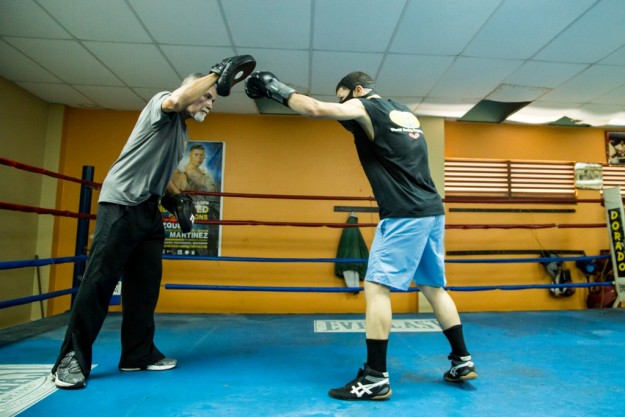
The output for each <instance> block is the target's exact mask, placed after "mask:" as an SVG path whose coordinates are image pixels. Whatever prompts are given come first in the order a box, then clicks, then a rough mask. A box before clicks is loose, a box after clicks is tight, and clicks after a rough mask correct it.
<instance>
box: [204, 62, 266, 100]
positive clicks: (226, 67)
mask: <svg viewBox="0 0 625 417" xmlns="http://www.w3.org/2000/svg"><path fill="white" fill-rule="evenodd" d="M255 67H256V60H255V59H254V57H253V56H251V55H237V56H233V57H230V58H226V59H224V60H223V61H221V62H220V63H218V64H215V65H213V67H212V68H211V70H210V72H212V73H213V74H217V75H219V80H217V94H219V95H220V96H222V97H226V96H229V95H230V89H231V88H232V86H233V85H235V84H236V83H238V82H240V81H243V80H244V79H245V78H246V77H247V76H248V75H250V74H251V73H252V71H254V68H255Z"/></svg>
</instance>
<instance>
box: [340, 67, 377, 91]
mask: <svg viewBox="0 0 625 417" xmlns="http://www.w3.org/2000/svg"><path fill="white" fill-rule="evenodd" d="M357 85H359V86H361V87H362V88H375V80H374V79H373V78H371V76H370V75H369V74H367V73H365V72H362V71H353V72H350V73H349V74H347V75H346V76H345V77H343V78H341V81H339V83H338V84H337V85H336V90H335V91H338V90H339V88H341V87H345V88H347V89H348V90H349V91H352V90H353V89H354V88H356V86H357Z"/></svg>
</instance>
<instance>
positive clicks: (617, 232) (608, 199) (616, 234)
mask: <svg viewBox="0 0 625 417" xmlns="http://www.w3.org/2000/svg"><path fill="white" fill-rule="evenodd" d="M603 200H604V202H605V211H606V221H607V223H608V233H609V234H610V249H611V254H612V266H613V268H614V283H615V285H616V292H617V293H618V299H619V301H620V302H621V303H622V302H624V301H625V230H624V229H623V225H624V220H625V214H624V213H623V200H622V197H621V187H620V186H617V187H614V188H605V189H604V190H603Z"/></svg>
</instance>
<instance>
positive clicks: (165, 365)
mask: <svg viewBox="0 0 625 417" xmlns="http://www.w3.org/2000/svg"><path fill="white" fill-rule="evenodd" d="M177 364H178V361H177V360H175V359H171V358H163V359H160V360H158V361H156V362H154V363H151V364H149V365H146V366H142V367H137V368H129V367H120V368H119V370H120V371H124V372H132V371H166V370H168V369H172V368H175V367H176V365H177Z"/></svg>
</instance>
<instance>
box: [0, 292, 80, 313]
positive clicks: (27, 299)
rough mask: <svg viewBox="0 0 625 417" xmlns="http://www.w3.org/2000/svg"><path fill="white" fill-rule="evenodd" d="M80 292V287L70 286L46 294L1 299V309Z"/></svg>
mask: <svg viewBox="0 0 625 417" xmlns="http://www.w3.org/2000/svg"><path fill="white" fill-rule="evenodd" d="M76 292H78V288H69V289H67V290H60V291H53V292H49V293H46V294H40V295H32V296H30V297H23V298H15V299H13V300H6V301H0V310H1V309H3V308H7V307H14V306H19V305H22V304H28V303H33V302H35V301H42V300H47V299H49V298H54V297H60V296H62V295H67V294H74V293H76Z"/></svg>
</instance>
